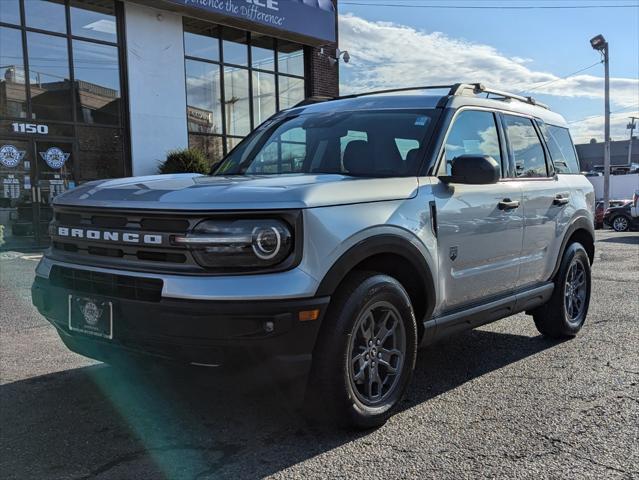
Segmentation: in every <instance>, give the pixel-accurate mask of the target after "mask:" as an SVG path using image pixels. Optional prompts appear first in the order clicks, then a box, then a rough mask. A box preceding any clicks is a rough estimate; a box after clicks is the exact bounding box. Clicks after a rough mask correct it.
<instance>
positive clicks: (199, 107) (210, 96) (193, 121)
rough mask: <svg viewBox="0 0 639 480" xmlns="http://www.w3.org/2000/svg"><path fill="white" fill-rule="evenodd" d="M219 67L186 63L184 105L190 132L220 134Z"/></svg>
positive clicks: (210, 64)
mask: <svg viewBox="0 0 639 480" xmlns="http://www.w3.org/2000/svg"><path fill="white" fill-rule="evenodd" d="M221 97H222V94H221V85H220V66H219V65H217V64H215V63H206V62H198V61H195V60H187V61H186V103H187V118H188V127H189V131H190V132H197V133H217V134H221V133H222V106H221V104H220V99H221Z"/></svg>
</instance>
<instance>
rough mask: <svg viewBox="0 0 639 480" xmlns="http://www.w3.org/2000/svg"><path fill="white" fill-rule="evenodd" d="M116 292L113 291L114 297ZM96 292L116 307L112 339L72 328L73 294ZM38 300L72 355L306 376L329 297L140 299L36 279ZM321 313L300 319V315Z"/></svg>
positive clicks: (33, 289)
mask: <svg viewBox="0 0 639 480" xmlns="http://www.w3.org/2000/svg"><path fill="white" fill-rule="evenodd" d="M110 293H112V292H110ZM71 294H76V295H81V296H87V295H90V296H92V297H96V298H97V299H100V300H109V301H111V302H112V304H113V332H112V333H113V339H112V340H107V339H101V338H97V337H89V336H86V335H84V334H82V333H78V332H76V331H71V330H70V329H69V295H71ZM32 300H33V304H34V305H35V306H36V308H37V309H38V311H39V312H40V313H41V314H42V315H43V316H44V317H46V318H47V320H48V321H49V322H51V324H53V325H54V326H55V327H56V329H57V330H58V333H59V334H60V337H61V338H62V340H63V342H64V343H65V344H66V345H67V347H69V348H70V349H71V350H73V351H75V352H77V353H80V354H81V355H85V356H87V357H90V358H95V359H97V360H101V361H105V362H108V363H112V362H116V361H118V360H119V359H121V358H129V357H131V356H134V357H135V356H138V355H144V356H151V357H156V358H162V359H167V360H171V361H174V362H178V363H182V364H196V365H206V366H225V367H227V366H230V367H233V366H238V365H245V364H249V365H260V366H265V367H269V368H272V369H273V372H277V373H281V374H282V375H284V376H298V375H304V374H306V373H307V372H308V369H309V368H310V363H311V360H312V352H313V347H314V345H315V340H316V338H317V334H318V332H319V327H320V324H321V320H322V316H323V315H324V313H325V311H326V307H327V306H328V302H329V297H322V298H307V299H291V300H251V301H219V300H215V301H206V300H185V299H171V298H165V297H160V298H156V299H153V300H150V301H149V300H139V299H135V298H124V297H118V296H112V295H109V294H107V295H104V294H100V293H89V294H87V293H86V291H85V292H77V291H74V290H73V287H72V288H68V286H59V285H56V284H54V282H52V281H51V279H49V278H43V277H40V276H37V277H36V279H35V282H34V283H33V286H32ZM314 309H318V310H319V311H320V314H319V318H317V319H316V320H311V321H300V320H299V319H298V317H299V312H300V311H306V310H314Z"/></svg>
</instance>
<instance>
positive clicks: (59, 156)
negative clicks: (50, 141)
mask: <svg viewBox="0 0 639 480" xmlns="http://www.w3.org/2000/svg"><path fill="white" fill-rule="evenodd" d="M40 156H41V157H42V158H43V159H44V161H45V162H46V163H47V165H49V167H50V168H52V169H53V170H60V169H61V168H62V167H63V166H64V164H65V162H66V161H67V160H68V159H69V157H70V156H71V154H70V153H64V152H63V151H62V150H60V149H59V148H58V147H51V148H49V149H48V150H47V151H46V152H40Z"/></svg>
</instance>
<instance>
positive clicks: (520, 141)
mask: <svg viewBox="0 0 639 480" xmlns="http://www.w3.org/2000/svg"><path fill="white" fill-rule="evenodd" d="M503 118H504V126H505V128H506V137H507V138H508V143H509V145H510V150H511V152H512V154H513V157H514V161H515V174H516V176H518V177H547V176H548V167H547V166H546V155H545V154H544V147H543V146H542V145H541V140H540V139H539V136H538V135H537V130H535V126H534V125H533V122H532V120H531V119H529V118H525V117H517V116H514V115H504V117H503Z"/></svg>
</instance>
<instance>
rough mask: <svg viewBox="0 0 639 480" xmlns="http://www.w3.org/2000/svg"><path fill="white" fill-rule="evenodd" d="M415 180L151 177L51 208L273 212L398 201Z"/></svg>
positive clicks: (109, 184) (116, 183)
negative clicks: (64, 206)
mask: <svg viewBox="0 0 639 480" xmlns="http://www.w3.org/2000/svg"><path fill="white" fill-rule="evenodd" d="M417 186H418V184H417V178H415V177H401V178H356V177H348V176H344V175H332V174H331V175H326V174H324V175H311V174H291V175H264V176H228V177H222V176H219V177H218V176H205V175H198V174H190V173H189V174H176V175H154V176H148V177H131V178H122V179H117V180H99V181H95V182H90V183H87V184H84V185H82V186H80V187H77V188H75V189H73V190H69V191H68V192H66V193H64V194H62V195H59V196H58V197H56V199H55V201H54V204H55V205H66V206H82V207H109V208H132V209H137V208H142V209H162V210H273V209H296V208H312V207H324V206H330V205H342V204H349V203H365V202H373V201H384V200H403V199H406V198H410V197H412V196H414V195H415V194H416V192H417Z"/></svg>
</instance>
